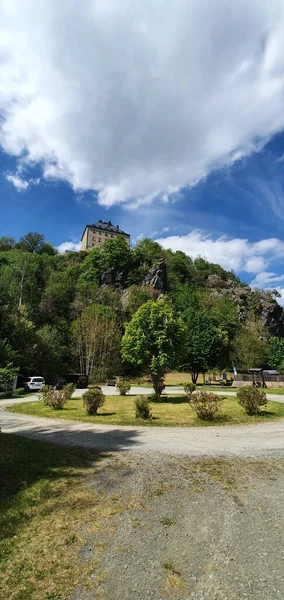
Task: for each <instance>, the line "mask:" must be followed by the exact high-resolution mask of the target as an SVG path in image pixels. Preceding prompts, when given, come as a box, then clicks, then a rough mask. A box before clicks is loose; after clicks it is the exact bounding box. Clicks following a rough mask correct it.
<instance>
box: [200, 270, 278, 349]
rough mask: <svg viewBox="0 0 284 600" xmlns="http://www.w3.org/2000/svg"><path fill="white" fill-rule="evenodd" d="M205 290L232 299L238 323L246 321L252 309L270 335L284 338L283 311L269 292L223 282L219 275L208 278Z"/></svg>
mask: <svg viewBox="0 0 284 600" xmlns="http://www.w3.org/2000/svg"><path fill="white" fill-rule="evenodd" d="M207 289H208V291H209V292H210V293H212V294H214V295H216V294H218V295H227V296H229V297H230V298H232V299H233V300H234V301H235V302H236V305H237V310H238V316H239V319H240V321H244V320H245V319H247V317H248V316H249V313H250V311H251V310H252V308H253V309H254V311H255V312H256V313H257V314H258V316H259V318H260V320H261V321H262V323H263V325H264V326H265V327H267V328H268V330H269V332H270V334H271V335H275V336H280V337H284V311H283V308H282V307H281V306H279V304H278V303H277V302H276V300H275V299H274V298H273V296H272V294H271V293H270V292H264V291H258V290H252V289H251V288H250V287H249V286H242V285H240V284H239V283H237V282H236V281H233V280H228V281H224V280H222V279H221V277H219V275H210V276H209V277H208V280H207Z"/></svg>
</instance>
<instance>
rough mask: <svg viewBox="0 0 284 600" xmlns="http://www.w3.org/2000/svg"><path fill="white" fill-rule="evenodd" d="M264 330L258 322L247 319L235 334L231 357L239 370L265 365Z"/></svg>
mask: <svg viewBox="0 0 284 600" xmlns="http://www.w3.org/2000/svg"><path fill="white" fill-rule="evenodd" d="M265 335H266V334H265V332H264V331H263V327H262V326H261V324H260V323H258V322H257V321H254V320H249V321H248V322H247V323H246V325H245V326H244V327H242V329H241V330H240V332H239V333H238V334H237V335H236V338H235V340H234V343H233V351H232V354H233V358H234V362H235V363H236V365H237V367H238V369H239V370H243V371H245V372H246V371H248V370H249V369H252V368H261V367H265V366H266V363H267V345H266V339H265Z"/></svg>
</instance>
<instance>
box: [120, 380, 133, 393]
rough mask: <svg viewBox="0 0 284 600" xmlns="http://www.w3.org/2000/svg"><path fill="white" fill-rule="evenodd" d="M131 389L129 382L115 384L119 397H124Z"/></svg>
mask: <svg viewBox="0 0 284 600" xmlns="http://www.w3.org/2000/svg"><path fill="white" fill-rule="evenodd" d="M130 388H131V383H129V381H118V382H117V384H116V389H117V390H118V391H119V393H120V395H121V396H126V394H127V392H129V390H130Z"/></svg>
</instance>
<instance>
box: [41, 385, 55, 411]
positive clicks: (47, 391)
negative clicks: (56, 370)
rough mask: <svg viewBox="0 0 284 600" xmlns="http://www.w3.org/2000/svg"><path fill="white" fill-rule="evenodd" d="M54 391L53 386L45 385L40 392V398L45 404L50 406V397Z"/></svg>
mask: <svg viewBox="0 0 284 600" xmlns="http://www.w3.org/2000/svg"><path fill="white" fill-rule="evenodd" d="M52 392H53V387H52V386H51V385H44V386H43V387H42V388H41V389H40V391H39V393H38V399H39V400H40V401H41V402H43V404H44V405H45V406H48V404H49V397H51V394H52Z"/></svg>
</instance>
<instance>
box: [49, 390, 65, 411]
mask: <svg viewBox="0 0 284 600" xmlns="http://www.w3.org/2000/svg"><path fill="white" fill-rule="evenodd" d="M68 399H69V398H68V392H66V390H65V389H63V390H49V392H48V394H47V404H48V406H51V408H54V409H55V410H62V409H63V406H64V404H66V402H67V400H68Z"/></svg>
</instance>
